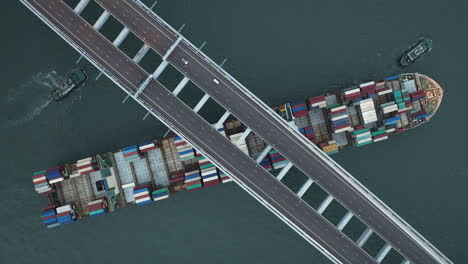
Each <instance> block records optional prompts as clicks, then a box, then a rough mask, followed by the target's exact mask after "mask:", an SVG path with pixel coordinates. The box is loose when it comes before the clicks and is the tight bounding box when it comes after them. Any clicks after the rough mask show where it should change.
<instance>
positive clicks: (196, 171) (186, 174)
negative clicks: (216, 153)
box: [185, 170, 198, 176]
mask: <svg viewBox="0 0 468 264" xmlns="http://www.w3.org/2000/svg"><path fill="white" fill-rule="evenodd" d="M197 173H198V170H193V171H189V172H187V173H185V176H190V175H194V174H197Z"/></svg>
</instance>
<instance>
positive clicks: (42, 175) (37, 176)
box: [32, 173, 45, 179]
mask: <svg viewBox="0 0 468 264" xmlns="http://www.w3.org/2000/svg"><path fill="white" fill-rule="evenodd" d="M44 176H45V173H42V174H39V175H36V176H32V178H33V179H37V178H40V177H44Z"/></svg>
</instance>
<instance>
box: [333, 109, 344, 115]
mask: <svg viewBox="0 0 468 264" xmlns="http://www.w3.org/2000/svg"><path fill="white" fill-rule="evenodd" d="M346 111H348V109H346V108H345V109H341V110H338V111H334V112H330V115H336V114H341V113H344V112H346Z"/></svg>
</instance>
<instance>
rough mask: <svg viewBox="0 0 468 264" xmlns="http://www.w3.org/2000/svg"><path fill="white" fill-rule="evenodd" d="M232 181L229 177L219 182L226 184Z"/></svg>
mask: <svg viewBox="0 0 468 264" xmlns="http://www.w3.org/2000/svg"><path fill="white" fill-rule="evenodd" d="M232 181H233V179H232V178H231V177H229V178H224V179H221V182H222V183H228V182H232Z"/></svg>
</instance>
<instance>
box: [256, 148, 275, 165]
mask: <svg viewBox="0 0 468 264" xmlns="http://www.w3.org/2000/svg"><path fill="white" fill-rule="evenodd" d="M272 148H273V147H272V146H270V145H268V146H266V147H265V149H264V150H263V151H262V152H261V153H260V155H258V157H257V159H256V160H255V161H256V162H257V163H260V162H261V161H262V160H263V159H264V158H265V157H266V155H268V153H269V152H270V150H271V149H272Z"/></svg>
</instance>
